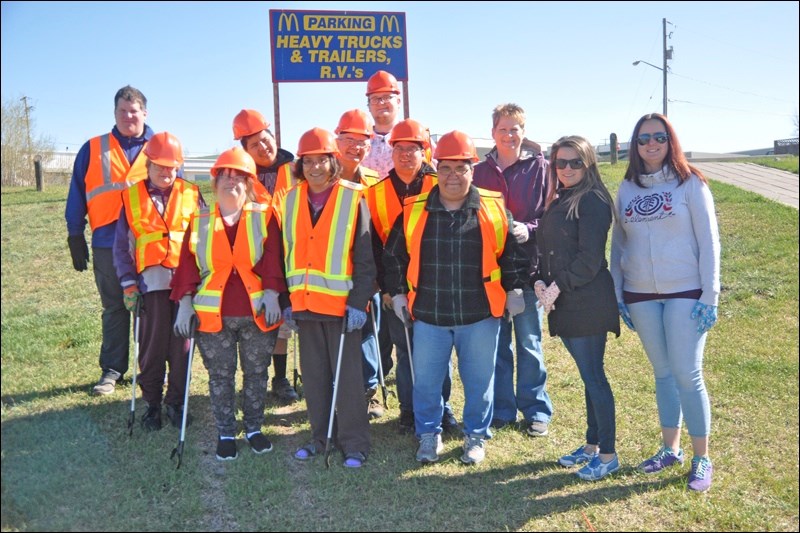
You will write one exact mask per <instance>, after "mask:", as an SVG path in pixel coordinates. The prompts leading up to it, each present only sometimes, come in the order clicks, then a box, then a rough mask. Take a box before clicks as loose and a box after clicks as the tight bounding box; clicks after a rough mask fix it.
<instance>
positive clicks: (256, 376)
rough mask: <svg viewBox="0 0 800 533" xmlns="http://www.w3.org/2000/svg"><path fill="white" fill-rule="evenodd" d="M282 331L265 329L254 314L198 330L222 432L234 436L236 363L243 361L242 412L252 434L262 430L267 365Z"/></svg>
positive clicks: (227, 319)
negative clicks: (210, 330)
mask: <svg viewBox="0 0 800 533" xmlns="http://www.w3.org/2000/svg"><path fill="white" fill-rule="evenodd" d="M277 338H278V330H277V329H273V330H271V331H268V332H266V333H265V332H263V331H261V330H260V329H259V328H258V326H257V325H256V323H255V321H254V320H253V317H247V316H244V317H227V318H226V317H223V319H222V330H221V331H218V332H216V333H204V332H201V331H198V332H197V346H198V347H199V348H200V355H201V356H202V357H203V364H204V365H205V367H206V370H207V371H208V392H209V397H210V399H211V410H212V411H213V413H214V419H215V421H216V424H217V430H218V431H219V434H220V435H224V436H229V437H233V436H235V435H236V433H237V428H236V390H235V389H236V363H237V355H238V359H239V360H240V361H241V362H242V374H243V390H242V412H243V413H244V428H245V431H247V432H248V433H250V432H253V431H261V426H262V424H263V423H264V407H265V404H266V397H267V368H268V367H269V364H270V361H271V358H272V350H273V348H274V347H275V341H276V340H277Z"/></svg>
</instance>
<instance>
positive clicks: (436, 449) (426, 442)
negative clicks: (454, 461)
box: [417, 433, 444, 463]
mask: <svg viewBox="0 0 800 533" xmlns="http://www.w3.org/2000/svg"><path fill="white" fill-rule="evenodd" d="M443 451H444V444H442V435H441V434H439V433H423V434H422V435H420V437H419V448H417V461H419V462H420V463H435V462H436V461H438V460H439V454H440V453H442V452H443Z"/></svg>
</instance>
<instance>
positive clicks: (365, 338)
mask: <svg viewBox="0 0 800 533" xmlns="http://www.w3.org/2000/svg"><path fill="white" fill-rule="evenodd" d="M370 305H371V306H372V310H370V311H367V322H366V324H364V327H363V328H361V363H362V367H363V373H364V390H365V391H366V390H368V389H374V388H376V387H377V386H378V383H379V382H380V381H379V379H378V372H379V369H378V347H377V344H376V342H377V339H378V337H377V335H376V334H375V328H374V327H373V324H372V317H373V316H374V317H375V320H376V321H377V320H380V318H379V317H380V315H379V314H378V313H377V312H376V313H375V314H373V312H374V311H373V310H375V309H380V295H379V294H374V295H373V296H372V301H371V302H370ZM381 355H383V354H382V353H381Z"/></svg>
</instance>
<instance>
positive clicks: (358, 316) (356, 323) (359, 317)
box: [345, 305, 367, 333]
mask: <svg viewBox="0 0 800 533" xmlns="http://www.w3.org/2000/svg"><path fill="white" fill-rule="evenodd" d="M345 312H346V313H347V333H350V332H351V331H356V330H359V329H361V328H363V327H364V324H366V323H367V312H366V311H362V310H361V309H356V308H355V307H350V306H349V305H348V306H347V310H346V311H345Z"/></svg>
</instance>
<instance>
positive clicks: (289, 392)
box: [272, 378, 300, 403]
mask: <svg viewBox="0 0 800 533" xmlns="http://www.w3.org/2000/svg"><path fill="white" fill-rule="evenodd" d="M272 394H274V395H275V396H277V397H278V400H280V401H282V402H285V403H294V402H296V401H297V400H299V399H300V396H298V395H297V391H296V390H294V387H292V384H291V383H289V379H288V378H272Z"/></svg>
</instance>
